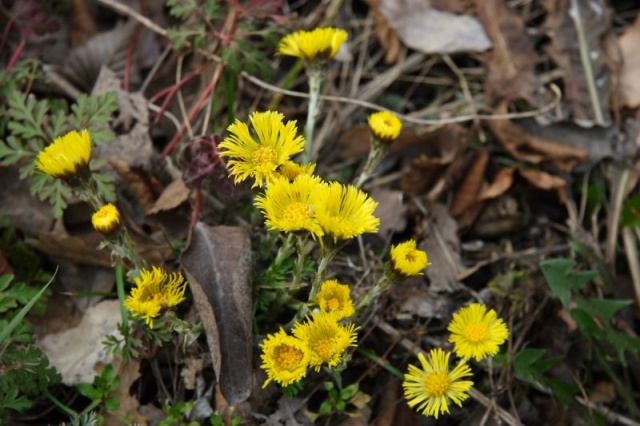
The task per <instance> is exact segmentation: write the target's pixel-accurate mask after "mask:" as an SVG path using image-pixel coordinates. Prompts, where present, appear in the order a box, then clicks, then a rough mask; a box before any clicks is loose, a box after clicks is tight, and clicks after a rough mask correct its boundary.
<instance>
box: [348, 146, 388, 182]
mask: <svg viewBox="0 0 640 426" xmlns="http://www.w3.org/2000/svg"><path fill="white" fill-rule="evenodd" d="M386 152H387V148H386V145H384V144H382V143H380V142H377V141H375V140H374V141H372V144H371V149H370V150H369V156H368V157H367V163H366V164H365V165H364V168H363V169H362V171H361V172H360V176H358V179H357V180H356V182H355V184H354V186H355V187H356V188H358V189H360V188H362V185H364V183H365V182H366V181H367V180H368V179H369V178H370V177H371V175H372V174H373V172H374V170H375V169H376V167H378V164H380V161H382V158H383V157H384V155H385V154H386Z"/></svg>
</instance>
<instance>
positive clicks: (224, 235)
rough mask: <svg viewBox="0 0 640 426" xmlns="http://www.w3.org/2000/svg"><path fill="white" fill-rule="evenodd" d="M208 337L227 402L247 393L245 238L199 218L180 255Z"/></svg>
mask: <svg viewBox="0 0 640 426" xmlns="http://www.w3.org/2000/svg"><path fill="white" fill-rule="evenodd" d="M181 260H182V264H183V266H184V269H185V273H186V275H187V278H188V279H189V286H190V287H191V289H192V291H193V292H194V296H195V297H194V300H195V301H196V306H197V308H198V311H199V312H200V315H201V316H202V317H203V326H204V327H205V332H206V334H207V339H208V341H209V347H210V349H211V352H212V357H213V356H214V355H217V354H218V353H219V355H220V358H219V359H216V358H214V359H213V362H214V365H216V364H218V363H219V364H218V365H220V367H219V368H217V369H216V372H217V373H218V372H219V374H216V375H217V378H218V381H219V383H220V389H221V391H222V394H223V395H224V397H225V398H226V400H227V401H228V402H229V404H230V405H236V404H238V403H240V402H242V401H244V400H246V399H247V398H248V397H249V395H250V394H251V377H252V376H251V370H252V365H253V364H252V359H251V348H252V343H253V336H252V333H251V321H252V317H253V311H252V309H251V282H250V279H251V268H252V265H251V242H250V241H249V235H248V234H247V232H246V231H245V230H243V229H241V228H234V227H228V226H216V227H211V226H208V225H205V224H204V223H201V222H199V223H198V224H196V226H195V228H194V232H193V239H192V241H191V245H190V246H189V248H188V249H187V250H186V251H185V252H184V253H183V255H182V259H181ZM203 296H204V297H203Z"/></svg>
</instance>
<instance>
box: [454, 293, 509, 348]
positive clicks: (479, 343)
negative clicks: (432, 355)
mask: <svg viewBox="0 0 640 426" xmlns="http://www.w3.org/2000/svg"><path fill="white" fill-rule="evenodd" d="M447 329H448V330H449V331H450V332H451V336H450V337H449V341H450V342H451V343H453V345H454V347H453V350H454V352H455V353H456V355H458V356H459V357H460V358H464V359H469V358H472V357H473V358H475V360H476V361H480V360H481V359H483V358H485V357H486V356H488V355H491V356H493V355H495V354H497V353H498V349H499V346H500V345H501V344H502V343H504V341H505V340H507V338H508V337H509V329H508V328H507V325H506V324H505V323H504V321H502V319H501V318H498V315H497V314H496V311H494V310H493V309H489V310H488V311H487V307H486V306H484V305H481V304H480V303H472V304H471V305H469V306H467V307H464V308H462V309H460V310H459V311H458V312H456V313H455V314H453V319H452V320H451V323H450V324H449V327H447Z"/></svg>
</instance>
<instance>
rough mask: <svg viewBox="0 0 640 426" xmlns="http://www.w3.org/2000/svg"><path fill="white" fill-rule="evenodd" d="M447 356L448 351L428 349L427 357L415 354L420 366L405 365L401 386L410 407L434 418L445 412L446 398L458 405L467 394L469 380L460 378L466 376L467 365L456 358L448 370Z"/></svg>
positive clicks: (468, 373) (448, 354) (471, 384)
mask: <svg viewBox="0 0 640 426" xmlns="http://www.w3.org/2000/svg"><path fill="white" fill-rule="evenodd" d="M450 356H451V352H445V351H443V350H442V349H440V348H436V349H432V350H431V351H430V352H429V355H428V357H429V359H427V358H425V356H424V355H423V354H422V353H419V354H418V360H419V361H420V365H421V367H422V368H419V367H416V366H414V365H409V371H408V372H407V374H406V375H405V376H404V382H403V383H402V387H403V388H404V397H405V399H406V400H407V404H409V406H410V407H411V408H415V410H416V411H418V412H422V414H424V415H425V416H434V417H435V418H436V419H437V418H438V416H439V415H440V414H443V413H449V400H451V401H453V402H454V403H455V404H457V405H458V406H462V401H464V400H465V399H467V398H468V397H469V395H468V394H467V392H468V391H469V389H471V387H472V386H473V382H472V381H470V380H461V379H463V378H465V377H470V376H471V375H472V374H471V369H470V368H469V366H468V365H467V364H466V363H465V362H464V361H460V363H459V364H458V365H457V366H456V367H455V368H454V369H453V370H451V371H449V357H450Z"/></svg>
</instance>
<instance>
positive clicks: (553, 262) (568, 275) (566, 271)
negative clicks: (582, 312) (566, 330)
mask: <svg viewBox="0 0 640 426" xmlns="http://www.w3.org/2000/svg"><path fill="white" fill-rule="evenodd" d="M575 265H576V262H575V260H572V259H549V260H544V261H542V262H540V269H541V270H542V273H543V275H544V277H545V279H546V280H547V284H549V289H550V290H551V293H552V294H553V295H554V296H555V297H557V298H558V299H560V302H562V306H563V307H564V308H565V309H567V310H568V309H569V298H570V295H571V290H572V289H573V290H579V289H580V288H581V287H582V286H584V285H585V284H586V283H588V282H589V281H591V280H592V279H593V277H595V276H596V275H597V274H596V272H595V271H580V272H574V273H572V270H573V268H574V267H575Z"/></svg>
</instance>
